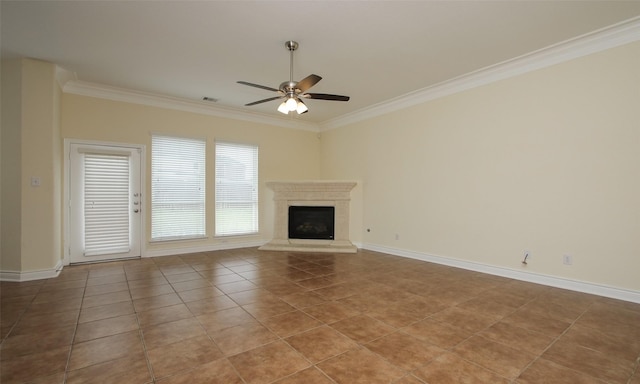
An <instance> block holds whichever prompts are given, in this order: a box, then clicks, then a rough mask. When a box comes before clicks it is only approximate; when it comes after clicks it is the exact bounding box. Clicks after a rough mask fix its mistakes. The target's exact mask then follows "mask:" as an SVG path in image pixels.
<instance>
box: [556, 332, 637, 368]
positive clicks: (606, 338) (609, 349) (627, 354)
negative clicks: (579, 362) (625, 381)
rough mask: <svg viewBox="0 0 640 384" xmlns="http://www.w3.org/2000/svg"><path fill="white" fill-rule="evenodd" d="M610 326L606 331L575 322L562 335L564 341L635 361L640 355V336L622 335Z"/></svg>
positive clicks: (613, 356) (615, 357)
mask: <svg viewBox="0 0 640 384" xmlns="http://www.w3.org/2000/svg"><path fill="white" fill-rule="evenodd" d="M612 328H615V327H610V329H607V330H605V331H601V330H598V329H593V328H589V327H587V326H583V325H579V324H575V325H574V326H572V327H571V328H569V331H567V333H565V334H564V335H562V337H561V339H560V340H562V341H563V342H571V343H573V344H576V345H580V346H583V347H586V348H589V349H592V350H594V351H598V352H601V353H603V354H605V355H607V356H610V357H612V358H614V359H619V360H626V361H635V360H636V359H637V358H638V356H640V338H635V337H629V336H628V335H625V336H623V335H620V334H619V333H618V332H617V331H616V330H614V329H612Z"/></svg>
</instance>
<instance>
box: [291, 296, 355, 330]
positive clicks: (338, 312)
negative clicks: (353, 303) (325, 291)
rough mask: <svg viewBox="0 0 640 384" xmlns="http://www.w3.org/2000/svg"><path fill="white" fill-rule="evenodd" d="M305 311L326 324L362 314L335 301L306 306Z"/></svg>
mask: <svg viewBox="0 0 640 384" xmlns="http://www.w3.org/2000/svg"><path fill="white" fill-rule="evenodd" d="M303 311H304V312H305V313H306V314H308V315H310V316H311V317H313V318H315V319H318V320H320V321H322V322H323V323H326V324H331V323H335V322H337V321H340V320H343V319H346V318H349V317H353V316H357V315H359V314H360V312H359V311H357V310H355V309H353V308H350V307H348V306H346V305H344V304H340V303H336V302H334V301H329V302H326V303H323V304H319V305H313V306H311V307H306V308H304V309H303Z"/></svg>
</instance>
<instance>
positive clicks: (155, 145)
mask: <svg viewBox="0 0 640 384" xmlns="http://www.w3.org/2000/svg"><path fill="white" fill-rule="evenodd" d="M205 152H206V141H205V140H197V139H186V138H179V137H167V136H153V137H152V140H151V239H152V240H173V239H189V238H198V237H204V236H205Z"/></svg>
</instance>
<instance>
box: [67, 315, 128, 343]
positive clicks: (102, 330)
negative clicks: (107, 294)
mask: <svg viewBox="0 0 640 384" xmlns="http://www.w3.org/2000/svg"><path fill="white" fill-rule="evenodd" d="M137 329H138V319H137V317H136V315H135V314H131V315H123V316H118V317H110V318H108V319H102V320H96V321H91V322H86V323H81V324H78V328H77V330H76V337H75V339H74V340H73V342H74V344H75V343H81V342H83V341H87V340H92V339H97V338H99V337H104V336H111V335H116V334H118V333H125V332H129V331H135V330H137Z"/></svg>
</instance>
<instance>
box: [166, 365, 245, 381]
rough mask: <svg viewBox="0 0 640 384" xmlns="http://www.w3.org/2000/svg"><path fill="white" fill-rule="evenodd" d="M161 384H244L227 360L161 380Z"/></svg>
mask: <svg viewBox="0 0 640 384" xmlns="http://www.w3.org/2000/svg"><path fill="white" fill-rule="evenodd" d="M158 383H159V384H195V383H207V384H244V382H243V381H242V379H240V377H238V375H237V374H236V372H235V370H234V369H233V366H232V365H231V364H230V363H229V362H228V361H227V360H226V359H219V360H215V361H213V362H210V363H207V364H203V365H200V366H198V367H196V368H195V369H192V370H190V371H185V372H181V373H178V374H176V375H173V376H170V377H167V378H165V379H161V380H159V381H158Z"/></svg>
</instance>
